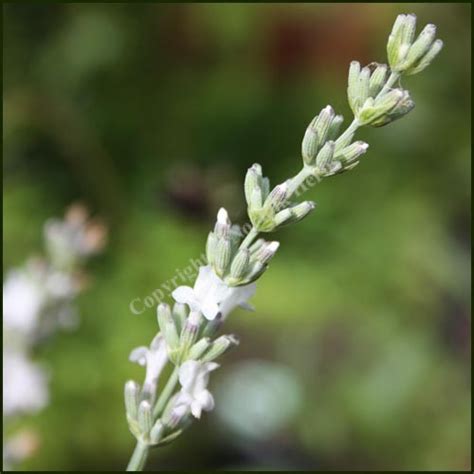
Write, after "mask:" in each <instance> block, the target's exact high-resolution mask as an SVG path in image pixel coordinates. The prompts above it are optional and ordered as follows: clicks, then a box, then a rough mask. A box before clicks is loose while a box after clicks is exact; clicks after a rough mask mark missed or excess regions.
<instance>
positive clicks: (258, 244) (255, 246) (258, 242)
mask: <svg viewBox="0 0 474 474" xmlns="http://www.w3.org/2000/svg"><path fill="white" fill-rule="evenodd" d="M264 244H265V239H257V240H256V241H255V242H254V243H253V244H252V245H251V246H250V247H249V250H250V252H251V253H254V252H256V251H257V250H259V249H260V248H261V247H262V246H263V245H264Z"/></svg>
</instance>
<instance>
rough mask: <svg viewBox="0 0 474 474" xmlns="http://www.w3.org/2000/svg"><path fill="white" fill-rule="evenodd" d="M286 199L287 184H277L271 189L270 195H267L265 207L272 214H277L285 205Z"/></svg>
mask: <svg viewBox="0 0 474 474" xmlns="http://www.w3.org/2000/svg"><path fill="white" fill-rule="evenodd" d="M287 197H288V184H287V183H286V182H285V183H282V184H278V185H277V186H275V187H274V188H273V190H272V191H271V193H270V194H269V195H268V197H267V199H266V201H265V207H266V208H270V209H272V210H273V211H274V212H278V211H279V210H280V209H282V208H283V207H284V205H285V204H286V199H287Z"/></svg>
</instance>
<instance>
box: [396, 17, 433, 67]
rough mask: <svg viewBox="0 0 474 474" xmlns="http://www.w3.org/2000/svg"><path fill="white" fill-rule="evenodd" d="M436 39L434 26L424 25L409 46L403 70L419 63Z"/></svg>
mask: <svg viewBox="0 0 474 474" xmlns="http://www.w3.org/2000/svg"><path fill="white" fill-rule="evenodd" d="M435 38H436V26H435V25H426V26H425V27H424V28H423V31H422V32H421V33H420V35H419V36H418V38H417V39H416V41H415V42H414V43H413V44H412V45H411V47H410V50H409V51H408V54H407V56H406V59H405V61H404V62H403V65H404V67H405V69H408V68H410V67H411V66H413V65H414V64H415V63H416V62H417V61H419V60H420V59H421V58H422V57H423V56H424V55H425V54H426V53H427V52H428V51H429V49H430V48H431V45H432V44H433V42H434V40H435Z"/></svg>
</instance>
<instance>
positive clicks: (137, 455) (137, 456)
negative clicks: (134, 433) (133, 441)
mask: <svg viewBox="0 0 474 474" xmlns="http://www.w3.org/2000/svg"><path fill="white" fill-rule="evenodd" d="M149 449H150V448H149V446H147V445H146V444H145V443H142V442H141V441H137V445H136V446H135V449H134V450H133V454H132V457H131V458H130V461H129V463H128V466H127V471H142V470H143V467H144V466H145V463H146V460H147V458H148V451H149Z"/></svg>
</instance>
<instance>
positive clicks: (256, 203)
mask: <svg viewBox="0 0 474 474" xmlns="http://www.w3.org/2000/svg"><path fill="white" fill-rule="evenodd" d="M262 205H263V194H262V190H261V189H260V188H254V189H253V190H252V195H251V196H250V202H249V207H250V208H251V209H260V208H261V207H262Z"/></svg>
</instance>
